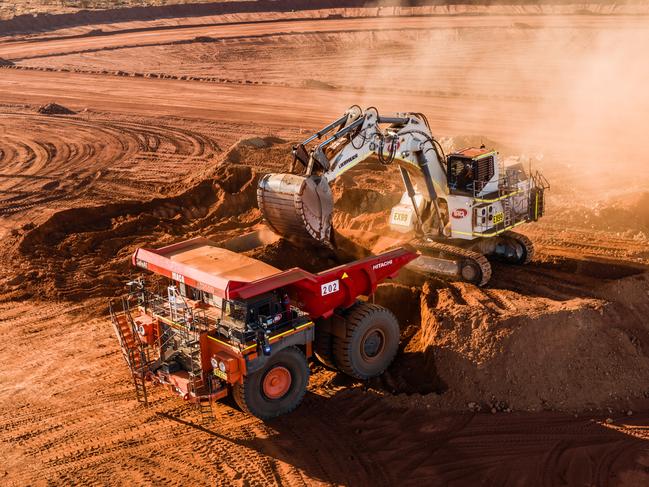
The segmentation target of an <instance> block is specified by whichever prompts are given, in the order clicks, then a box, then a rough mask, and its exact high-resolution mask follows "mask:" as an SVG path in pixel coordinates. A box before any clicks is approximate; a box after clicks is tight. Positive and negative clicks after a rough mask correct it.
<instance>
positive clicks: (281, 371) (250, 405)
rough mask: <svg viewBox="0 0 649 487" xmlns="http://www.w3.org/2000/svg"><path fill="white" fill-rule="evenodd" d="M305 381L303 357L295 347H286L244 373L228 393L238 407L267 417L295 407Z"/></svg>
mask: <svg viewBox="0 0 649 487" xmlns="http://www.w3.org/2000/svg"><path fill="white" fill-rule="evenodd" d="M308 383H309V365H308V364H307V361H306V357H305V356H304V354H303V353H302V352H301V351H300V350H299V349H297V348H295V347H287V348H284V349H282V350H280V351H279V352H277V353H276V354H274V355H272V356H271V357H270V358H269V360H268V362H267V363H266V365H265V366H264V367H263V368H262V369H260V370H258V371H256V372H253V373H252V374H250V375H248V376H245V377H244V378H243V384H236V385H235V386H234V387H233V390H232V395H233V397H234V400H235V401H236V403H237V405H238V406H239V407H240V408H241V410H242V411H244V412H246V413H249V414H252V415H253V416H257V417H258V418H260V419H271V418H275V417H277V416H281V415H282V414H286V413H289V412H291V411H293V410H294V409H295V408H296V407H298V406H299V405H300V403H301V402H302V398H303V397H304V393H305V392H306V386H307V384H308Z"/></svg>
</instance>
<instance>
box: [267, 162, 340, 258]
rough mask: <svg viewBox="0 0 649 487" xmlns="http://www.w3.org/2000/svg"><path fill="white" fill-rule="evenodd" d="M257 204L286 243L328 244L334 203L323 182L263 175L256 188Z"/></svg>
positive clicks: (329, 191)
mask: <svg viewBox="0 0 649 487" xmlns="http://www.w3.org/2000/svg"><path fill="white" fill-rule="evenodd" d="M257 203H258V205H259V209H260V210H261V212H262V214H263V216H264V218H265V220H266V222H267V224H268V225H269V226H270V227H271V229H272V230H273V231H274V232H275V233H277V234H279V235H281V236H283V237H285V238H288V239H289V240H298V241H304V240H312V239H315V240H317V241H318V242H322V243H325V244H327V245H329V244H331V213H332V212H333V208H334V201H333V195H332V194H331V189H330V188H329V184H328V183H327V181H326V180H325V179H322V178H320V177H317V176H309V177H305V176H299V175H297V174H266V175H265V176H263V177H262V178H261V180H260V181H259V185H258V186H257Z"/></svg>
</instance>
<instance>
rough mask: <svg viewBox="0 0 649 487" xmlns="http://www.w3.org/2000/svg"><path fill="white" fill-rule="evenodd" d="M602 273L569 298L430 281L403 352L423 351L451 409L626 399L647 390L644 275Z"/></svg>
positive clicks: (648, 303)
mask: <svg viewBox="0 0 649 487" xmlns="http://www.w3.org/2000/svg"><path fill="white" fill-rule="evenodd" d="M605 282H606V284H605V285H603V286H602V285H600V286H597V285H595V286H594V287H595V290H596V292H594V293H593V295H597V297H573V298H572V299H566V300H557V299H550V298H548V297H545V296H531V295H523V294H520V293H517V292H514V291H510V290H504V289H482V290H480V289H476V288H475V287H473V286H470V285H464V284H459V283H456V284H452V285H448V286H444V287H441V288H440V287H436V286H435V285H433V283H432V282H429V283H427V284H426V285H425V286H424V287H423V289H422V294H421V328H420V329H419V330H418V331H417V333H416V334H415V335H414V336H413V338H412V339H411V340H410V342H409V343H408V345H407V346H406V348H405V351H406V352H407V353H414V354H424V356H425V355H426V354H428V355H429V357H428V362H426V361H424V362H422V371H421V375H422V376H424V377H425V376H427V375H428V374H437V375H438V376H439V378H440V380H441V381H442V382H443V383H444V384H445V386H446V388H447V390H448V392H447V394H446V395H445V396H444V397H443V400H442V402H443V403H445V404H446V406H448V407H451V408H459V409H462V408H466V407H467V405H472V407H482V408H485V407H486V408H488V409H491V408H492V407H495V408H496V409H499V410H500V409H509V408H514V409H525V410H530V411H538V410H541V409H551V410H581V409H586V408H594V409H602V408H605V407H609V406H619V405H620V404H623V405H624V406H625V407H629V406H630V405H632V404H633V402H634V401H637V400H639V399H641V398H643V397H644V396H645V394H646V393H647V384H646V378H647V377H648V376H649V330H648V329H647V328H646V326H645V325H646V319H645V318H644V317H645V316H646V314H647V313H648V312H649V299H648V298H647V296H649V274H646V273H642V274H637V275H631V276H628V277H623V278H621V279H609V280H607V281H605ZM530 287H532V286H530ZM627 291H628V292H627ZM431 359H432V360H431ZM427 364H428V365H427ZM430 364H434V368H428V369H427V366H430Z"/></svg>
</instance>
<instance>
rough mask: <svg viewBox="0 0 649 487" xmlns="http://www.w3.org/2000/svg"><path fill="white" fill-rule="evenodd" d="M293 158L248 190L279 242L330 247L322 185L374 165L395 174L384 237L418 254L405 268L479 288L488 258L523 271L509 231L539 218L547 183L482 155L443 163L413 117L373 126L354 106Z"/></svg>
mask: <svg viewBox="0 0 649 487" xmlns="http://www.w3.org/2000/svg"><path fill="white" fill-rule="evenodd" d="M323 138H324V140H323ZM316 141H317V142H316ZM314 142H316V143H314ZM293 156H294V160H293V164H292V167H291V172H290V173H286V174H266V175H264V176H263V177H262V178H261V179H260V181H259V186H258V188H257V200H258V204H259V208H260V209H261V211H262V213H263V216H264V218H265V220H266V222H267V223H268V225H269V226H270V227H271V229H272V230H273V231H275V232H276V233H278V234H279V235H281V236H283V237H286V238H289V239H291V240H293V241H297V242H299V243H301V244H303V245H304V244H306V245H308V244H309V243H313V241H314V240H315V241H317V242H320V243H323V244H325V245H328V246H332V245H334V242H333V229H332V213H333V210H334V200H333V195H332V192H331V189H330V187H329V184H330V183H331V182H332V181H333V180H334V179H336V178H337V177H339V176H341V175H342V174H343V173H344V172H346V171H349V170H350V169H352V168H353V167H355V166H357V165H358V164H360V163H361V162H363V161H366V160H368V159H374V160H376V161H378V162H379V163H380V164H384V165H389V164H397V165H398V167H399V171H400V174H401V178H402V180H403V185H404V187H405V192H404V194H403V196H402V198H401V201H400V202H399V204H397V205H396V206H395V207H393V208H392V210H391V212H390V219H389V228H390V230H391V231H392V232H395V234H397V235H399V236H400V240H401V243H403V242H404V241H406V242H408V243H409V244H410V245H411V246H413V247H414V248H416V249H417V250H418V251H419V253H420V257H419V258H418V259H416V260H415V261H413V262H411V263H410V264H409V267H410V268H415V269H416V270H419V271H423V272H426V273H433V274H437V275H442V276H448V277H452V278H455V279H461V280H464V281H466V282H471V283H473V284H476V285H479V286H483V285H485V284H486V283H487V282H488V281H489V279H490V277H491V265H490V263H489V261H488V259H487V257H494V258H497V259H499V260H503V261H506V262H509V263H512V264H526V263H528V262H530V260H531V259H532V257H533V255H534V247H533V245H532V242H531V241H530V240H529V239H528V238H527V237H526V236H524V235H522V234H520V233H517V232H514V231H512V230H513V229H514V228H515V227H517V226H519V225H521V224H523V223H527V222H531V221H537V220H538V219H539V218H540V217H541V216H542V215H543V213H544V211H545V197H544V196H545V191H546V190H547V189H548V188H549V184H548V182H547V180H546V179H545V178H544V177H543V175H542V174H541V173H539V172H538V171H535V172H532V170H531V167H530V168H528V170H527V171H526V169H525V167H524V166H523V165H522V164H521V163H514V164H511V165H508V166H505V165H504V164H503V163H502V162H501V161H499V158H498V153H497V152H496V151H494V150H488V149H486V148H485V147H484V146H482V147H479V148H475V147H470V148H466V149H463V150H459V151H457V152H454V153H451V154H449V155H448V156H447V155H446V154H444V151H443V149H442V147H441V145H440V144H439V142H438V141H437V140H436V139H435V138H434V137H433V135H432V133H431V129H430V126H429V123H428V120H427V118H426V116H425V115H424V114H422V113H397V114H395V115H390V116H382V115H380V114H379V112H378V110H377V109H376V108H374V107H370V108H368V109H366V110H365V111H363V110H361V108H360V107H359V106H357V105H354V106H352V107H350V108H349V109H348V110H347V111H346V112H345V113H344V114H343V115H342V116H341V117H340V118H339V119H337V120H335V121H334V122H332V123H330V124H329V125H327V126H326V127H324V128H323V129H321V130H319V131H318V132H316V133H315V134H313V135H312V136H310V137H309V138H307V139H306V140H305V141H303V142H302V143H301V144H298V145H296V146H295V147H293Z"/></svg>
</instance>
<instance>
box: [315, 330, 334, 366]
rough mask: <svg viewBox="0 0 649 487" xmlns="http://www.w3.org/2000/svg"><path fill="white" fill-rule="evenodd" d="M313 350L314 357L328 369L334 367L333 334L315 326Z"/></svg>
mask: <svg viewBox="0 0 649 487" xmlns="http://www.w3.org/2000/svg"><path fill="white" fill-rule="evenodd" d="M314 345H315V347H314V352H315V356H316V358H317V359H318V360H319V361H320V362H322V364H323V365H325V366H326V367H329V368H330V369H336V368H337V367H336V363H335V361H334V336H333V335H332V334H331V333H328V332H326V331H323V330H319V329H317V328H316V331H315V343H314Z"/></svg>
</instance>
